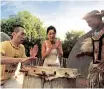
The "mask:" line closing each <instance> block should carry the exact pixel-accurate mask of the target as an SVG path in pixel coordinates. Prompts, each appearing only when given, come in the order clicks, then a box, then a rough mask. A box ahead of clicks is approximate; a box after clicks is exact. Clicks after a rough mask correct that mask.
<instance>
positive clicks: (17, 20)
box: [0, 11, 46, 56]
mask: <svg viewBox="0 0 104 89" xmlns="http://www.w3.org/2000/svg"><path fill="white" fill-rule="evenodd" d="M0 25H1V31H2V32H5V33H6V34H8V35H9V36H11V32H12V26H13V25H22V26H24V28H25V30H26V39H25V42H24V43H25V44H24V46H25V47H26V54H27V56H29V48H30V47H32V46H33V44H36V42H37V44H38V45H39V52H40V51H41V47H40V46H41V41H43V40H44V39H45V38H46V31H45V29H46V28H45V27H43V22H42V21H41V20H40V19H39V18H37V17H36V16H33V15H32V14H31V13H30V12H28V11H22V12H18V14H17V15H10V16H9V18H8V19H2V20H1V24H0Z"/></svg>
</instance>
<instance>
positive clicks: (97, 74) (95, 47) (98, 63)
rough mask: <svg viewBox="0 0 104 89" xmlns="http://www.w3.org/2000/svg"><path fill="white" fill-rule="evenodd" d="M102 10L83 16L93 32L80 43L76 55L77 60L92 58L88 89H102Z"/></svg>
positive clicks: (103, 78) (103, 82)
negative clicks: (79, 49) (83, 57)
mask: <svg viewBox="0 0 104 89" xmlns="http://www.w3.org/2000/svg"><path fill="white" fill-rule="evenodd" d="M103 16H104V10H102V11H101V12H99V11H97V10H93V11H91V12H89V13H87V14H86V15H85V16H84V18H83V19H84V20H86V22H87V24H88V25H89V27H91V28H92V30H94V31H95V32H94V33H93V34H92V37H89V38H87V39H85V40H84V42H82V46H81V50H82V52H81V53H78V54H77V55H76V57H77V58H79V57H82V56H85V55H88V56H92V57H93V61H92V62H91V64H90V67H89V74H88V87H90V88H104V23H103V21H102V17H103Z"/></svg>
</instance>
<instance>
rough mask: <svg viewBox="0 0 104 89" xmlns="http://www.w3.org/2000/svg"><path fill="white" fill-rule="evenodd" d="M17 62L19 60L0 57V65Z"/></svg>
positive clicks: (19, 59)
mask: <svg viewBox="0 0 104 89" xmlns="http://www.w3.org/2000/svg"><path fill="white" fill-rule="evenodd" d="M19 62H21V58H12V57H6V56H1V64H10V63H19Z"/></svg>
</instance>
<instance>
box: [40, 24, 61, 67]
mask: <svg viewBox="0 0 104 89" xmlns="http://www.w3.org/2000/svg"><path fill="white" fill-rule="evenodd" d="M47 37H48V40H45V41H44V42H43V44H42V59H43V60H44V63H43V66H54V67H60V62H59V59H58V57H59V56H60V57H61V56H63V50H62V43H61V41H59V40H57V39H56V29H55V27H53V26H49V27H48V28H47Z"/></svg>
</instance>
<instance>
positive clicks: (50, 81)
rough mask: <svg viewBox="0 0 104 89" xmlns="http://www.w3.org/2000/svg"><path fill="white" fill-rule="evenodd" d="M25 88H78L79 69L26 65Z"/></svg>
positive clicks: (24, 69)
mask: <svg viewBox="0 0 104 89" xmlns="http://www.w3.org/2000/svg"><path fill="white" fill-rule="evenodd" d="M20 71H21V72H24V74H25V76H24V80H23V88H76V77H77V75H78V72H77V69H72V68H57V67H43V66H35V67H31V66H25V67H23V68H22V69H21V70H20Z"/></svg>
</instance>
